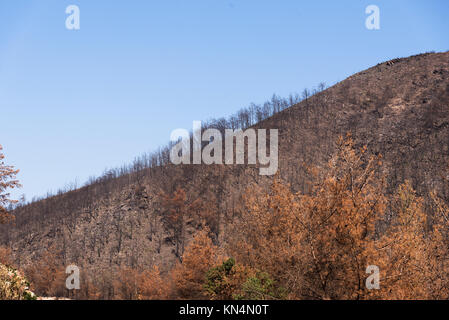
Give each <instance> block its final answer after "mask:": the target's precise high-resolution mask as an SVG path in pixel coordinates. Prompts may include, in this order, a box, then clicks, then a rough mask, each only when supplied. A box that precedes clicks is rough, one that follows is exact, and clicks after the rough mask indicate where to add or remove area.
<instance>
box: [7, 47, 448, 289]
mask: <svg viewBox="0 0 449 320" xmlns="http://www.w3.org/2000/svg"><path fill="white" fill-rule="evenodd" d="M255 127H256V128H267V129H270V128H278V129H279V176H280V177H281V178H282V180H284V181H286V182H287V183H289V184H290V185H291V188H292V190H294V191H301V192H303V193H307V192H308V191H309V190H308V188H307V181H308V180H309V178H310V176H309V172H308V168H309V167H310V166H311V165H314V166H317V167H323V166H325V164H326V163H327V161H328V160H329V158H330V156H331V155H332V154H333V153H334V151H335V143H336V141H337V139H338V137H339V136H345V135H346V134H347V133H348V132H350V133H351V134H352V137H353V138H354V141H355V145H356V146H357V147H361V146H363V145H366V146H367V148H368V150H370V152H372V153H374V154H381V155H382V157H383V163H384V165H383V167H382V168H383V170H384V173H385V176H386V178H387V187H388V191H389V192H393V191H394V190H395V189H396V188H397V186H398V185H399V184H400V183H403V182H404V181H405V180H410V182H411V185H412V187H413V188H414V189H415V190H417V192H418V194H421V195H427V194H428V193H429V192H430V191H431V190H434V189H435V190H436V191H437V192H438V194H439V195H440V196H441V197H442V198H443V199H445V200H447V201H449V189H448V187H447V184H445V183H444V181H445V178H448V177H449V167H448V166H449V52H445V53H429V54H422V55H417V56H412V57H409V58H403V59H395V60H392V61H389V62H384V63H380V64H378V65H377V66H374V67H372V68H370V69H368V70H365V71H362V72H359V73H357V74H354V75H353V76H351V77H349V78H347V79H346V80H344V81H342V82H340V83H338V84H336V85H335V86H333V87H331V88H328V89H327V90H324V91H322V92H319V93H317V94H315V95H313V96H311V97H310V98H308V99H305V100H303V101H302V102H300V103H298V104H296V105H294V106H292V107H290V108H288V109H285V110H283V111H281V112H279V113H277V114H275V115H274V116H272V117H270V118H268V119H266V120H264V121H262V122H260V123H257V124H256V125H255ZM271 181H272V178H271V177H264V176H260V175H259V172H258V170H257V168H256V167H255V166H243V165H233V166H229V165H223V166H218V165H213V166H205V165H183V166H174V165H166V166H162V167H156V168H151V169H144V170H141V171H138V172H135V173H131V174H128V175H125V176H121V177H118V178H115V179H110V180H105V181H98V182H95V183H93V184H92V185H89V186H86V187H83V188H81V189H79V190H75V191H71V192H68V193H65V194H61V195H58V196H54V197H51V198H49V199H44V200H42V201H39V202H36V203H32V204H30V205H27V206H24V207H21V208H19V209H17V210H16V211H15V212H14V215H15V217H16V221H15V223H14V225H8V226H1V227H0V230H1V233H0V243H1V244H3V245H5V246H8V247H11V248H12V250H13V257H14V259H15V261H16V264H17V265H18V266H20V268H21V269H27V268H28V267H29V266H31V265H35V264H36V263H42V261H47V260H46V259H52V261H57V263H59V264H61V265H68V264H70V263H74V264H76V265H78V266H79V267H80V268H81V269H82V270H83V272H85V273H86V274H90V276H91V277H92V279H94V280H93V282H95V283H96V284H97V286H100V285H99V284H101V288H100V289H99V290H100V291H101V297H104V298H109V297H111V293H110V291H111V290H109V289H110V287H112V282H113V280H114V279H115V277H116V274H117V272H118V270H119V269H121V268H123V267H125V266H127V267H131V268H151V267H152V266H154V265H157V266H159V268H160V269H161V270H162V271H167V270H169V269H170V268H171V267H172V266H173V265H174V264H175V263H176V261H177V260H178V259H179V258H180V256H181V255H182V248H183V247H184V246H185V245H186V244H187V243H189V240H190V239H191V238H192V235H193V234H194V232H195V231H196V230H197V229H198V226H199V224H200V223H201V221H202V220H205V221H206V224H207V225H208V226H209V227H210V229H211V230H212V233H213V235H214V239H213V240H214V243H216V244H217V245H219V246H221V245H223V244H224V243H226V242H227V240H228V238H227V237H228V235H229V232H228V231H229V229H232V228H233V225H232V223H233V222H234V217H235V216H236V215H237V214H238V213H239V211H240V210H241V209H242V207H243V203H242V195H243V194H244V193H245V191H246V188H247V187H249V186H250V185H251V184H252V183H257V184H258V185H259V186H261V187H268V185H269V184H270V182H271ZM179 187H182V188H183V189H184V190H185V193H186V198H187V200H186V203H187V204H189V205H190V204H193V203H194V202H195V200H197V199H201V200H202V203H203V206H202V209H195V210H194V211H195V214H196V216H195V217H197V216H198V217H199V218H194V217H193V216H192V217H187V218H186V220H185V221H184V223H185V225H186V228H185V233H184V234H183V235H182V236H183V238H182V239H175V238H176V237H175V235H174V234H173V230H172V228H171V226H170V225H169V223H167V221H166V220H164V212H165V211H164V210H166V208H165V207H166V206H165V205H164V199H163V197H161V192H164V193H165V194H166V195H170V196H171V195H172V194H173V193H174V192H175V190H176V189H177V188H179ZM206 207H207V210H205V208H206ZM192 210H193V209H192ZM177 246H178V247H180V249H179V248H178V249H177V248H176V247H177ZM177 251H178V252H177ZM49 252H50V253H51V254H50V255H52V257H49Z"/></svg>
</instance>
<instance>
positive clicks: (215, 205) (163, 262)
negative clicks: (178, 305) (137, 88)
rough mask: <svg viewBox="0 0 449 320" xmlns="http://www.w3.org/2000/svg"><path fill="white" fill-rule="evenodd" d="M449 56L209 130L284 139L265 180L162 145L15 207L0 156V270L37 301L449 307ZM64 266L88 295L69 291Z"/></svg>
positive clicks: (247, 168)
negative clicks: (436, 303)
mask: <svg viewBox="0 0 449 320" xmlns="http://www.w3.org/2000/svg"><path fill="white" fill-rule="evenodd" d="M448 56H449V53H447V52H445V53H437V54H435V53H428V54H423V55H417V56H412V57H409V58H404V59H398V60H395V63H390V62H385V63H380V64H378V65H376V66H374V67H372V68H370V69H368V70H365V71H362V72H359V73H357V74H355V75H353V76H351V77H349V78H348V79H346V80H344V81H342V82H339V83H337V84H336V85H334V86H332V87H330V88H326V87H325V86H324V85H320V86H318V87H317V89H315V90H313V91H312V92H310V91H309V90H304V92H303V94H302V95H301V96H300V95H291V96H290V97H289V98H287V99H282V98H279V97H277V96H273V98H272V99H271V100H270V101H268V102H267V103H265V104H263V105H259V106H257V105H251V106H250V107H248V108H244V109H243V110H241V111H239V112H238V113H237V114H236V115H234V116H232V117H230V118H229V119H227V120H226V119H220V120H210V121H209V122H208V125H206V126H204V125H203V129H207V128H217V129H219V130H221V131H222V130H225V129H227V128H232V129H234V128H242V129H245V128H256V129H261V128H263V129H270V128H277V129H279V172H278V173H277V174H276V175H275V176H272V177H271V176H268V177H267V176H260V175H259V173H258V172H259V170H258V169H259V166H258V164H255V165H248V164H236V165H179V166H178V165H173V164H170V163H169V149H170V147H171V145H170V144H168V145H167V146H166V147H164V148H161V149H160V150H158V151H157V152H155V153H151V154H145V155H143V156H141V157H138V158H136V160H135V161H134V163H133V164H131V165H128V166H123V167H122V168H117V169H110V170H106V171H105V173H104V174H103V175H102V176H101V177H99V178H92V179H90V181H88V182H87V183H86V184H85V185H83V186H81V187H78V186H70V187H68V188H66V189H61V190H60V191H59V192H58V193H57V194H49V195H48V197H45V198H41V199H34V201H31V202H26V201H25V200H23V199H22V202H19V203H16V202H15V201H13V200H11V197H10V196H9V194H8V192H9V191H8V190H11V188H14V189H15V188H17V187H19V181H17V176H18V171H17V169H15V168H14V167H12V166H10V165H7V163H8V162H6V160H4V155H3V154H1V155H0V222H1V223H2V225H1V226H0V244H1V248H0V264H1V265H4V266H8V267H10V268H13V269H14V270H19V271H20V274H21V275H22V274H23V276H24V278H26V279H27V280H28V281H29V283H30V285H29V289H30V290H31V291H32V292H34V293H35V294H36V295H37V296H39V297H67V298H70V299H212V300H222V299H236V300H241V299H250V300H253V299H254V300H258V299H267V300H271V299H276V300H277V299H292V300H303V299H307V300H309V299H311V300H334V299H336V300H339V299H350V300H364V299H448V298H449V291H448V289H449V276H448V271H449V270H448V257H449V252H448V251H449V220H448V219H449V206H448V204H449V113H448V112H447V106H448V104H447V102H448V101H449V84H448V79H449V59H448ZM398 79H399V80H398ZM402 79H407V81H402ZM71 264H74V265H77V266H78V267H79V268H80V270H81V286H80V290H67V289H66V286H65V281H66V278H67V274H66V273H65V270H66V267H67V266H68V265H71ZM367 270H378V271H379V286H378V289H377V288H375V289H373V288H369V286H367V279H368V278H369V277H370V275H371V274H370V273H367ZM8 272H10V271H8ZM0 277H1V275H0ZM27 288H28V287H27ZM23 290H24V292H28V291H26V290H25V289H23ZM27 290H28V289H27ZM27 294H28V293H27Z"/></svg>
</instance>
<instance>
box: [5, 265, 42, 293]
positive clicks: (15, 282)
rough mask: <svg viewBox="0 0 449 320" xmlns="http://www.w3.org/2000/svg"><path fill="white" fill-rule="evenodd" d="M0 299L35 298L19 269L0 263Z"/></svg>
mask: <svg viewBox="0 0 449 320" xmlns="http://www.w3.org/2000/svg"><path fill="white" fill-rule="evenodd" d="M0 300H36V295H35V294H34V293H33V292H31V291H30V284H29V282H28V281H27V280H26V279H25V277H24V276H23V275H22V274H21V273H20V272H19V271H17V270H16V269H14V268H11V267H7V266H5V265H2V264H0Z"/></svg>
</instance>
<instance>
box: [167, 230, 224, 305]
mask: <svg viewBox="0 0 449 320" xmlns="http://www.w3.org/2000/svg"><path fill="white" fill-rule="evenodd" d="M216 257H217V247H216V246H215V245H214V244H213V243H212V240H211V239H210V237H209V230H208V229H207V228H206V229H204V230H202V231H199V232H198V233H197V234H196V235H195V237H194V239H193V241H192V242H191V243H190V244H189V245H188V246H187V248H186V251H185V253H184V255H183V257H182V263H178V265H176V266H175V268H174V270H173V271H172V279H173V285H174V295H175V297H177V298H181V299H201V298H204V289H203V285H204V282H205V277H206V272H207V271H208V270H209V269H210V268H211V267H212V266H213V265H214V263H215V261H216Z"/></svg>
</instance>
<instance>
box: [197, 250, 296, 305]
mask: <svg viewBox="0 0 449 320" xmlns="http://www.w3.org/2000/svg"><path fill="white" fill-rule="evenodd" d="M204 289H205V290H206V292H207V293H208V295H209V297H210V298H212V299H217V300H230V299H235V300H266V299H284V298H285V297H286V296H287V292H286V290H285V289H284V288H282V287H279V286H278V285H277V283H276V282H275V281H274V280H273V279H272V278H271V277H270V275H269V274H268V273H266V272H261V271H259V270H257V269H254V268H250V267H248V266H243V265H239V264H236V263H235V260H234V259H233V258H230V259H228V260H226V261H224V262H223V264H222V265H219V266H216V267H214V268H211V269H210V270H209V271H208V272H207V274H206V282H205V284H204Z"/></svg>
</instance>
